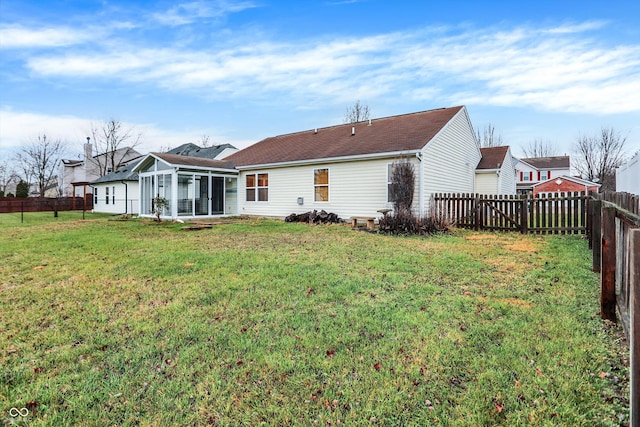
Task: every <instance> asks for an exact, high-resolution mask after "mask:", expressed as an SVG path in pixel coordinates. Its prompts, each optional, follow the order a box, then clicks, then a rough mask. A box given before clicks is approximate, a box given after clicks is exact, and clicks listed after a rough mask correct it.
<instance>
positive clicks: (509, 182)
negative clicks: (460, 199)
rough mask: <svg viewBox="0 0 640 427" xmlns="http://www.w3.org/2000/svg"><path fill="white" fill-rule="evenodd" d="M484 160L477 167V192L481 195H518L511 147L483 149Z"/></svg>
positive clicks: (481, 150)
mask: <svg viewBox="0 0 640 427" xmlns="http://www.w3.org/2000/svg"><path fill="white" fill-rule="evenodd" d="M480 154H481V155H482V159H481V160H480V163H478V166H477V167H476V183H475V192H476V193H479V194H516V173H515V165H514V163H515V162H514V159H513V156H511V149H510V148H509V146H502V147H488V148H481V149H480Z"/></svg>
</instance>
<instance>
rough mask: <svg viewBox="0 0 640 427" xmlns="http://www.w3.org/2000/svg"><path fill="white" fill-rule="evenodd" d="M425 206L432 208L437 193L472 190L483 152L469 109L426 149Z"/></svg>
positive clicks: (424, 150)
mask: <svg viewBox="0 0 640 427" xmlns="http://www.w3.org/2000/svg"><path fill="white" fill-rule="evenodd" d="M422 159H423V160H422V168H423V173H422V181H423V194H422V196H423V206H424V207H423V208H422V210H423V211H424V212H427V211H428V209H429V206H428V204H429V198H430V197H431V195H432V194H434V193H472V192H473V191H474V187H475V185H474V181H475V171H476V166H477V165H478V163H479V162H480V159H481V154H480V149H479V148H478V146H477V144H476V140H475V136H474V135H473V128H472V127H471V124H470V122H469V118H468V116H467V113H466V109H464V108H463V109H461V110H460V111H459V112H458V114H456V116H455V117H454V118H453V119H451V121H450V122H449V123H448V124H447V125H446V126H445V127H444V129H443V130H442V131H441V132H440V133H439V134H438V135H436V137H435V138H433V140H432V141H431V142H429V143H428V144H427V145H426V147H425V148H424V149H423V150H422Z"/></svg>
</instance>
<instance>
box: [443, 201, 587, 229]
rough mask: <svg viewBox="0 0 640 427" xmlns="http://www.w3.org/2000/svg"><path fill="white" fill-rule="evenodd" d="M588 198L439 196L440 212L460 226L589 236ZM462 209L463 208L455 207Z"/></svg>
mask: <svg viewBox="0 0 640 427" xmlns="http://www.w3.org/2000/svg"><path fill="white" fill-rule="evenodd" d="M586 199H587V196H586V195H584V194H581V193H574V194H570V193H561V194H558V195H553V196H547V195H541V196H540V197H535V198H533V197H527V196H521V197H517V196H514V195H505V196H496V195H479V194H436V195H434V197H433V203H434V204H435V208H436V210H437V211H438V212H446V214H447V216H448V218H449V219H450V220H451V221H452V222H453V223H454V224H456V225H457V226H458V227H463V228H471V229H474V230H496V231H519V232H521V233H538V234H580V233H586V227H587V225H586V218H587V213H586V207H587V203H586ZM456 206H461V207H460V208H455V207H456Z"/></svg>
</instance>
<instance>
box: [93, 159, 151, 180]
mask: <svg viewBox="0 0 640 427" xmlns="http://www.w3.org/2000/svg"><path fill="white" fill-rule="evenodd" d="M141 161H142V158H139V159H136V160H134V161H132V162H131V163H128V164H127V165H125V166H122V167H121V168H119V169H117V170H116V171H115V172H111V173H108V174H106V175H104V176H101V177H100V178H98V179H96V180H94V181H91V184H100V183H103V182H116V181H117V182H120V181H137V180H138V174H137V173H136V172H133V168H134V167H135V166H136V165H137V164H138V163H140V162H141Z"/></svg>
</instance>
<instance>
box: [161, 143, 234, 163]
mask: <svg viewBox="0 0 640 427" xmlns="http://www.w3.org/2000/svg"><path fill="white" fill-rule="evenodd" d="M237 151H238V149H237V148H236V147H234V146H233V145H231V144H222V145H214V146H212V147H199V146H197V145H196V144H192V143H186V144H182V145H181V146H179V147H176V148H174V149H172V150H169V151H167V152H166V154H176V155H179V156H189V157H201V158H203V159H212V160H221V159H224V158H225V157H227V156H230V155H231V154H233V153H235V152H237Z"/></svg>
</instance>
